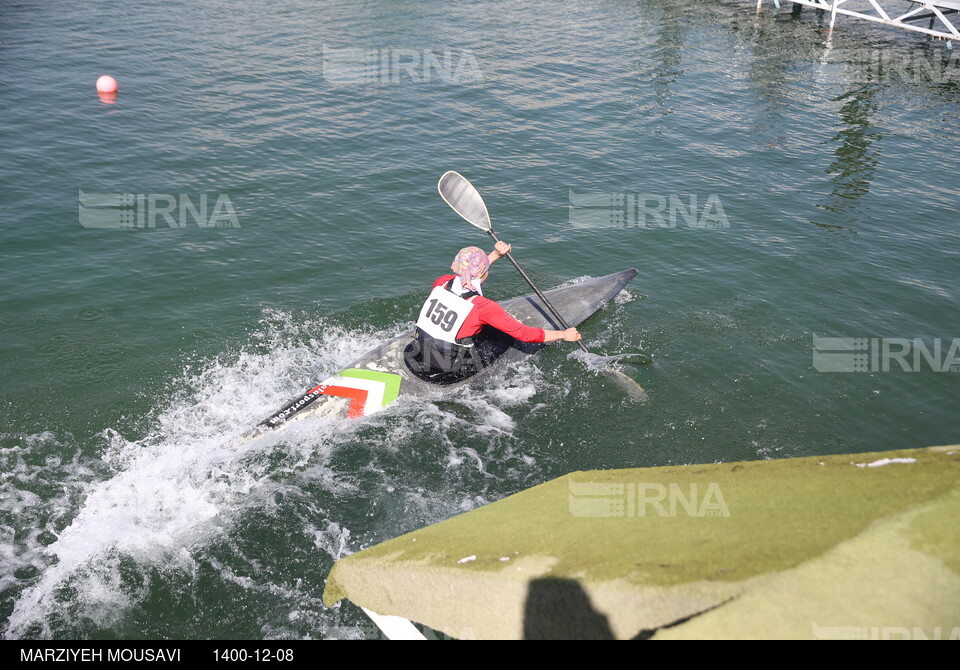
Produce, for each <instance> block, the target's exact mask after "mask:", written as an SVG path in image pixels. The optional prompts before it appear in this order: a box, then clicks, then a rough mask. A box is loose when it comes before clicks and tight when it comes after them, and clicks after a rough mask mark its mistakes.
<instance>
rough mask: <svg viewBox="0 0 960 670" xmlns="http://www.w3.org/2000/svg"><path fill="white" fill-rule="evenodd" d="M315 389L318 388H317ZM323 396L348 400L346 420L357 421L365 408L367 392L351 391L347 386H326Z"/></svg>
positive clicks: (360, 390)
mask: <svg viewBox="0 0 960 670" xmlns="http://www.w3.org/2000/svg"><path fill="white" fill-rule="evenodd" d="M317 388H320V387H319V386H318V387H317ZM323 395H332V396H336V397H338V398H349V399H350V409H349V410H347V418H348V419H359V418H360V417H361V416H363V410H364V409H365V408H366V406H367V390H366V389H352V388H349V387H347V386H328V387H327V388H325V389H323Z"/></svg>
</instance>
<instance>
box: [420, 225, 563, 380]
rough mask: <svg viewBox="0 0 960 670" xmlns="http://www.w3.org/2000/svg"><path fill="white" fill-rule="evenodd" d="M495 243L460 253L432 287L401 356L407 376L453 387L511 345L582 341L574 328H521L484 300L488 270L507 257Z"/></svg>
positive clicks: (503, 246)
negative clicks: (487, 248) (485, 248)
mask: <svg viewBox="0 0 960 670" xmlns="http://www.w3.org/2000/svg"><path fill="white" fill-rule="evenodd" d="M510 249H511V247H510V245H509V244H507V243H506V242H497V244H496V248H495V249H494V250H493V251H492V252H490V253H489V254H487V253H486V252H485V251H483V250H482V249H480V248H479V247H466V248H464V249H461V250H460V252H459V253H458V254H457V257H456V258H455V259H454V261H453V265H451V266H450V268H451V269H452V270H453V271H454V273H455V274H452V275H444V276H442V277H440V278H438V279H437V280H436V281H435V282H434V283H433V291H432V292H431V293H430V296H429V297H428V298H427V301H426V302H425V303H424V304H423V308H422V309H421V310H420V316H419V318H418V319H417V330H416V335H415V336H414V337H415V339H414V341H413V342H412V343H411V344H410V345H409V346H408V347H407V349H406V350H405V351H404V359H405V361H406V363H407V366H408V367H409V368H410V370H411V372H413V373H414V374H415V375H417V376H418V377H420V378H421V379H424V380H426V381H431V382H434V383H437V384H451V383H453V382H456V381H460V380H461V379H465V378H466V377H469V376H470V375H472V374H475V373H476V372H478V371H479V370H480V369H481V368H482V367H483V366H484V365H486V364H487V363H489V362H490V361H492V360H494V359H496V358H497V357H498V356H499V355H500V354H502V353H503V352H504V351H505V350H506V349H507V348H508V347H509V346H510V345H512V344H513V342H514V340H519V341H521V342H530V343H541V342H555V341H556V340H566V341H567V342H576V341H577V340H579V339H580V338H581V335H580V333H579V332H577V329H576V328H568V329H566V330H545V329H543V328H535V327H531V326H525V325H523V324H522V323H520V322H519V321H517V320H516V319H514V318H513V317H512V316H510V315H509V314H507V313H506V312H505V311H504V309H503V308H502V307H501V306H500V305H498V304H497V303H496V302H495V301H493V300H489V299H488V298H484V297H483V288H482V286H483V282H485V281H486V279H487V276H488V275H489V272H490V264H491V263H493V262H494V261H497V260H499V259H501V258H503V257H504V256H506V255H507V254H508V253H510Z"/></svg>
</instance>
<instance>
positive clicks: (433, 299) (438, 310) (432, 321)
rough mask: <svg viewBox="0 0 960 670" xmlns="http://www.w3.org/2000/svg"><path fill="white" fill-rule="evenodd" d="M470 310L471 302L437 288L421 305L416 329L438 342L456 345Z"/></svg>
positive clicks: (440, 287) (439, 287)
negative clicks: (461, 327) (458, 334)
mask: <svg viewBox="0 0 960 670" xmlns="http://www.w3.org/2000/svg"><path fill="white" fill-rule="evenodd" d="M472 310H473V303H472V302H470V301H469V300H464V299H463V298H461V297H459V296H456V295H454V294H453V293H451V292H450V291H448V290H446V289H445V288H443V287H442V286H437V287H436V288H434V289H433V291H431V292H430V297H429V298H427V301H426V302H425V303H423V308H422V309H421V310H420V317H419V318H418V319H417V328H420V329H422V330H423V331H424V332H426V333H427V334H428V335H430V336H431V337H435V338H436V339H438V340H443V341H444V342H449V343H450V344H456V343H457V333H459V332H460V326H462V325H463V322H464V321H466V320H467V315H469V314H470V312H471V311H472Z"/></svg>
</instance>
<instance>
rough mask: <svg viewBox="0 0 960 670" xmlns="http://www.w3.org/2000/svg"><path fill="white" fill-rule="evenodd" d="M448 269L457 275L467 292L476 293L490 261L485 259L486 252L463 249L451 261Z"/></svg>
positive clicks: (478, 248) (475, 248)
mask: <svg viewBox="0 0 960 670" xmlns="http://www.w3.org/2000/svg"><path fill="white" fill-rule="evenodd" d="M450 269H451V270H453V271H454V272H456V273H457V276H458V277H459V278H460V285H461V286H463V288H465V289H467V290H468V291H478V290H479V288H480V287H479V284H480V281H479V280H480V277H482V276H483V275H484V273H485V272H486V271H487V270H489V269H490V259H489V258H488V257H487V252H486V251H484V250H483V249H481V248H480V247H464V248H463V249H461V250H460V252H459V253H458V254H457V257H456V258H454V259H453V265H451V266H450ZM474 281H476V284H475V283H474Z"/></svg>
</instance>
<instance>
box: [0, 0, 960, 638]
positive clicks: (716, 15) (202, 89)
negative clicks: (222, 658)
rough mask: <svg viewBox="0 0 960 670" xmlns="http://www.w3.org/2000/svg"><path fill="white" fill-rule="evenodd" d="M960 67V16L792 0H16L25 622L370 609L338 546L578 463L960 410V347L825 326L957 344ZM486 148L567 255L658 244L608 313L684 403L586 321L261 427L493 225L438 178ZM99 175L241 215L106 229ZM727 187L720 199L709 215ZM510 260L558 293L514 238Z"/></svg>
mask: <svg viewBox="0 0 960 670" xmlns="http://www.w3.org/2000/svg"><path fill="white" fill-rule="evenodd" d="M345 49H360V50H365V51H363V52H360V53H362V54H363V55H362V56H357V55H356V54H357V53H358V52H347V51H343V50H345ZM371 53H372V54H373V56H370V54H371ZM432 57H435V58H436V62H437V63H438V65H436V66H435V67H434V66H433V65H431V64H430V63H431V62H432V61H430V58H432ZM351 58H352V59H353V60H352V61H351ZM444 58H446V59H447V60H446V61H444ZM894 58H895V59H897V60H891V59H894ZM358 59H359V60H358ZM395 60H396V62H394V61H395ZM345 63H347V65H349V63H353V64H354V65H356V64H357V63H359V64H360V65H359V69H358V68H357V67H354V68H353V69H350V67H347V66H346V65H345ZM425 63H427V66H425V65H424V64H425ZM338 68H339V69H338ZM105 73H109V74H112V75H113V76H115V77H116V78H117V79H118V80H119V82H120V92H119V95H118V96H117V99H116V100H115V101H113V102H112V104H111V103H110V102H104V101H101V100H100V99H99V98H98V96H97V94H96V92H95V91H94V81H95V80H96V78H97V77H98V76H99V75H101V74H105ZM958 83H960V63H958V62H957V58H956V57H954V56H953V55H952V54H951V53H950V52H948V51H946V50H945V49H944V48H943V46H942V45H941V44H938V43H930V42H927V41H925V40H923V39H922V38H920V37H917V36H911V35H905V34H901V33H898V32H895V31H892V30H886V29H882V28H879V27H875V26H860V25H855V24H850V23H849V22H848V23H846V24H844V27H843V29H842V30H840V31H837V33H836V34H835V35H834V36H833V37H832V39H831V40H830V42H829V43H828V41H827V35H826V33H825V32H824V31H823V20H822V19H821V18H818V17H817V16H816V15H815V14H814V13H813V12H809V11H805V12H804V13H803V14H801V15H800V16H799V17H791V16H790V15H789V14H788V13H782V14H780V15H776V14H775V13H773V11H772V10H770V9H767V10H765V11H764V12H763V13H761V14H760V15H759V16H758V17H755V16H754V11H753V6H752V3H737V2H728V3H714V4H711V5H706V6H705V5H704V4H703V3H693V2H686V1H682V0H650V1H648V2H643V3H636V2H547V1H542V2H528V3H513V2H482V3H449V2H434V1H431V0H422V1H419V2H399V1H398V2H343V3H333V2H318V3H300V2H286V3H277V4H275V5H274V4H271V5H269V6H262V5H261V4H260V3H252V2H251V3H225V2H202V3H186V2H170V3H162V4H160V3H132V2H131V3H123V4H104V3H26V2H24V3H4V4H3V6H2V7H0V103H2V106H3V117H2V118H3V120H2V122H0V139H2V141H0V147H2V148H0V152H2V160H0V288H2V292H0V316H2V318H0V376H2V380H3V384H2V389H0V393H2V397H0V416H2V421H3V423H2V429H0V430H2V433H0V463H2V470H0V472H2V477H3V479H2V488H0V530H2V541H0V556H2V571H0V585H2V606H0V609H2V616H3V619H4V621H5V625H4V633H5V635H6V636H8V637H14V638H22V637H26V638H31V637H56V638H66V637H80V638H144V637H148V638H152V637H157V638H160V637H169V638H198V637H199V638H286V637H311V638H324V637H339V638H342V637H358V636H363V635H369V634H370V633H369V629H368V628H367V627H366V626H367V624H366V623H365V621H366V620H365V618H364V617H363V615H362V614H360V613H359V611H358V610H357V609H356V608H354V607H353V606H352V605H351V604H345V605H343V606H341V607H339V608H337V609H333V610H328V609H326V608H324V607H323V605H322V604H321V602H320V596H321V593H322V590H323V584H324V579H325V577H326V574H327V572H328V570H329V568H330V566H331V565H332V563H333V561H334V559H335V558H337V557H339V556H341V555H343V554H345V553H347V552H352V551H357V550H359V549H360V548H362V547H364V546H368V545H370V544H372V543H376V542H378V541H381V540H384V539H387V538H391V537H394V536H396V535H398V534H400V533H403V532H406V531H408V530H411V529H414V528H417V527H419V526H422V525H424V524H427V523H431V522H434V521H437V520H441V519H444V518H448V517H450V516H452V515H454V514H457V513H459V512H461V511H465V510H469V509H472V508H474V507H476V506H478V505H481V504H484V503H485V502H489V501H493V500H496V499H499V498H501V497H503V496H505V495H509V494H511V493H514V492H516V491H518V490H521V489H523V488H526V487H528V486H531V485H533V484H537V483H540V482H543V481H545V480H547V479H550V478H553V477H555V476H558V475H561V474H564V473H567V472H570V471H573V470H577V469H592V468H620V467H634V466H651V465H665V464H675V463H697V462H715V461H733V460H744V459H757V458H782V457H791V456H803V455H813V454H827V453H855V452H859V451H865V450H885V449H895V448H904V447H919V446H928V445H934V444H950V443H956V442H958V441H960V429H958V426H957V421H956V402H957V390H958V388H960V373H957V372H949V371H947V372H939V371H935V370H934V369H933V368H932V367H931V364H930V363H929V362H927V361H926V359H921V360H920V361H919V362H920V364H919V365H913V362H914V361H913V359H912V357H911V358H908V359H906V360H907V361H908V362H909V363H910V365H909V366H908V367H910V368H911V369H910V370H909V371H908V370H904V369H902V366H900V365H898V364H897V363H896V362H894V364H893V366H892V367H893V369H892V370H890V371H887V372H884V371H882V370H881V371H876V372H847V373H829V372H820V371H818V370H817V369H816V368H815V365H814V362H815V361H814V358H815V353H816V352H815V351H814V346H813V337H814V335H816V336H817V337H862V338H906V339H907V340H912V339H913V338H923V342H925V343H926V344H927V345H928V346H929V347H930V348H931V350H932V347H933V343H934V341H935V340H936V339H939V340H941V341H942V346H943V350H942V355H941V356H940V357H939V358H938V359H937V361H938V362H939V363H943V362H944V361H946V362H947V363H949V362H950V358H949V355H948V354H949V351H950V347H951V345H952V342H953V340H954V338H958V337H960V311H958V290H957V277H958V271H960V235H958V228H957V225H958V221H957V211H958V199H960V198H958V194H957V189H956V186H955V184H954V182H955V177H956V174H957V171H958V167H960V160H958V151H957V150H958V141H957V127H958V121H960V104H958V103H960V89H958ZM448 169H455V170H458V171H460V172H462V173H463V174H465V175H466V176H468V177H469V178H470V179H471V180H472V181H473V182H474V183H475V184H476V185H477V186H478V187H479V188H480V190H481V192H482V193H483V195H484V197H485V199H486V201H487V204H488V207H489V208H490V210H491V215H492V217H493V220H494V224H495V226H496V227H497V229H498V231H499V232H500V234H501V235H502V236H503V237H504V238H506V239H507V240H509V241H510V242H512V243H513V244H514V251H515V254H516V256H517V258H518V259H519V260H520V262H521V263H522V264H523V265H524V266H525V268H526V269H527V271H528V272H529V273H530V274H532V275H533V276H534V277H535V278H536V279H537V280H538V281H539V282H540V284H541V285H542V286H544V287H548V286H553V285H556V284H559V283H561V282H563V281H566V280H569V279H571V278H576V277H582V276H599V275H602V274H607V273H610V272H614V271H617V270H621V269H624V268H628V267H633V266H635V267H637V268H639V270H640V274H639V275H638V277H637V279H636V280H635V282H634V284H633V285H632V287H631V289H630V290H629V291H628V292H627V293H626V294H624V295H623V296H621V299H619V300H618V301H617V303H616V304H614V305H611V307H610V308H609V309H607V310H605V311H604V312H602V313H601V314H599V315H598V316H597V317H595V318H594V319H593V320H592V321H590V322H588V323H587V324H586V325H585V326H584V327H583V328H582V331H583V333H584V335H585V341H586V342H587V343H588V344H589V345H590V346H591V347H592V348H593V349H595V350H598V351H602V352H606V353H615V352H620V351H636V350H642V351H645V352H648V353H649V354H651V355H652V357H653V359H654V363H653V364H652V365H650V366H645V367H636V366H634V367H631V368H628V369H627V372H628V373H629V374H630V375H632V376H634V377H635V378H636V379H638V380H639V381H640V382H641V383H642V384H643V385H644V386H645V387H646V388H647V389H648V391H649V393H650V398H651V399H650V402H649V403H648V404H646V405H636V404H633V403H630V402H629V401H628V400H626V399H625V398H624V396H623V394H622V392H621V391H620V390H619V389H618V388H617V387H616V386H613V385H611V384H610V383H609V381H608V380H607V378H606V377H604V376H602V375H601V376H598V375H596V374H594V373H591V372H589V371H587V370H585V369H584V367H583V365H582V364H581V363H580V362H578V361H577V360H575V359H570V358H567V354H568V353H570V352H571V351H572V350H573V347H572V346H571V345H564V344H561V345H558V346H555V347H553V348H551V349H549V350H548V351H546V352H545V353H544V354H543V355H542V356H540V357H539V358H538V359H537V360H536V361H535V362H533V363H531V364H526V365H524V366H522V367H520V368H518V369H515V370H510V371H508V372H507V373H506V375H505V376H504V377H503V378H500V379H497V380H494V381H492V382H490V383H489V384H487V385H485V386H483V387H479V388H475V389H471V390H468V391H462V392H459V393H457V394H456V395H454V396H453V397H451V398H450V399H449V400H447V401H444V402H436V403H430V402H408V403H400V404H399V405H398V406H396V407H394V408H391V409H390V410H388V411H386V412H384V413H381V414H379V415H377V416H376V417H374V418H372V419H371V420H369V421H365V422H359V423H352V424H350V425H346V424H344V423H341V422H330V421H323V420H320V419H316V420H307V421H304V422H300V423H298V424H297V425H296V426H294V427H293V428H292V429H291V430H289V431H286V432H285V433H284V434H282V435H277V436H273V437H270V438H267V439H264V440H260V441H257V442H255V443H250V444H248V445H244V446H243V447H236V446H234V445H233V444H232V439H233V438H234V437H236V436H237V435H239V434H240V433H242V432H244V431H245V430H246V429H248V428H249V427H250V426H251V425H253V424H254V423H255V422H257V421H258V420H260V419H262V418H264V417H265V416H266V415H267V414H269V413H270V412H271V411H273V410H274V409H276V408H278V407H279V406H280V405H281V404H282V403H283V402H285V401H287V400H288V399H290V398H291V397H293V396H294V395H296V394H297V393H299V392H300V391H302V390H303V389H304V388H307V387H308V386H310V385H311V384H312V383H315V382H317V381H319V380H320V379H322V378H323V377H324V376H326V375H328V374H330V373H332V372H334V371H336V370H337V369H339V368H340V367H342V366H344V365H345V364H347V363H349V362H350V360H352V359H353V358H354V357H356V356H358V355H360V354H361V353H363V352H364V351H365V350H366V349H368V348H370V347H371V346H373V345H374V344H376V343H377V342H379V341H381V340H382V339H385V338H386V337H388V336H392V335H395V334H398V333H400V332H402V331H403V330H404V329H405V328H407V327H408V326H409V324H410V322H411V320H412V319H413V317H414V315H415V312H416V310H417V308H418V307H419V305H420V303H421V302H422V300H423V299H424V296H425V294H426V291H427V289H428V288H429V286H430V283H431V282H432V280H433V279H434V278H435V277H436V276H438V275H440V274H442V273H444V272H445V271H446V269H447V267H448V264H449V262H450V260H451V259H452V256H453V254H454V253H455V252H456V251H457V249H459V248H460V247H462V246H466V245H468V244H485V243H486V240H485V238H484V236H483V235H482V234H481V233H479V232H478V231H476V230H475V229H473V228H471V227H470V226H469V225H467V224H466V223H464V222H462V221H460V220H459V219H457V218H456V217H455V215H454V214H453V213H452V212H451V211H450V210H449V209H448V208H447V207H446V205H444V204H443V202H442V201H441V200H440V199H439V197H438V196H437V194H436V181H437V179H438V177H439V176H440V175H441V174H442V173H443V172H444V171H446V170H448ZM81 191H83V192H84V193H86V194H111V193H113V194H120V193H130V194H134V195H137V194H143V195H144V196H145V199H144V200H143V201H142V202H140V203H137V205H136V207H135V208H134V207H131V206H129V205H127V206H126V210H125V211H137V212H144V211H147V213H148V214H149V211H148V210H145V209H144V208H145V207H146V204H145V203H146V202H147V201H148V200H149V198H150V197H151V196H152V197H153V198H154V205H155V206H156V207H160V208H163V207H165V206H166V205H167V204H169V202H170V201H168V200H167V199H164V198H163V197H161V196H163V195H165V194H168V195H170V196H171V197H172V198H173V202H174V203H175V205H176V207H179V206H180V205H181V204H183V203H185V202H189V203H190V205H192V206H197V207H198V206H199V205H200V199H201V196H203V195H204V194H205V195H206V196H207V198H208V211H210V210H213V208H214V203H216V202H217V201H218V200H221V199H223V198H224V197H225V198H226V200H227V201H228V203H229V207H230V208H231V209H229V210H227V213H228V214H233V215H235V218H230V217H229V216H227V217H226V218H225V219H221V221H225V222H226V223H228V224H231V225H229V227H198V226H197V225H196V224H195V221H194V219H193V218H191V217H189V216H183V217H180V216H179V210H177V209H176V207H175V208H174V213H173V214H172V215H171V216H172V217H173V219H174V222H175V223H183V224H187V225H186V227H183V228H170V227H169V226H168V225H167V222H166V220H165V219H163V218H162V217H160V219H159V223H160V226H159V227H157V228H145V229H144V228H137V229H115V228H114V229H91V228H87V227H84V226H83V225H81V217H83V216H84V214H83V212H82V211H81V210H83V209H85V208H87V207H86V205H89V204H90V203H89V201H88V202H87V203H86V205H85V204H84V203H82V202H81V201H80V192H81ZM584 195H586V196H595V197H593V198H592V199H589V198H588V199H587V201H586V202H587V204H586V205H585V204H584V202H585V201H584V200H583V199H582V198H580V199H578V197H579V196H584ZM638 196H642V197H644V198H645V199H644V200H643V203H642V204H643V206H644V207H646V208H647V209H648V210H654V209H655V208H656V207H657V203H658V202H660V200H659V199H662V200H663V202H665V203H667V206H668V208H667V209H665V210H663V211H662V212H660V213H661V215H663V216H665V217H667V218H665V219H664V223H666V224H667V225H666V226H658V225H655V224H656V222H657V219H656V217H655V216H654V214H652V213H651V214H646V215H645V218H643V219H642V220H641V219H640V216H639V212H641V211H645V210H641V209H638V208H636V207H634V208H630V203H631V202H635V199H636V198H637V197H638ZM692 197H694V198H696V201H697V204H696V206H695V207H694V215H693V219H694V220H696V221H698V222H699V221H701V220H703V221H704V222H705V223H706V224H710V225H705V226H704V227H696V226H691V225H689V224H688V220H687V219H686V218H684V217H683V215H682V214H678V215H677V216H675V217H674V219H675V221H674V223H675V225H673V226H670V225H669V224H670V219H669V217H668V216H667V215H668V214H669V211H670V210H669V205H670V203H671V200H673V201H674V202H677V203H680V204H682V205H683V206H684V207H688V208H689V207H690V202H691V198H692ZM619 198H622V200H620V199H619ZM571 202H573V203H574V205H577V206H576V207H573V208H571ZM708 202H710V203H714V204H712V205H711V206H710V207H709V208H708V207H707V203H708ZM604 203H606V204H604ZM717 203H719V205H717ZM93 208H94V209H97V210H98V212H95V213H99V214H103V211H102V209H103V208H102V207H97V206H95V205H94V206H93ZM108 209H109V208H108ZM585 210H589V211H585ZM110 211H119V208H116V207H115V208H114V209H113V210H110ZM108 213H109V212H108ZM221 213H222V212H221ZM617 213H619V214H621V215H622V216H621V218H619V219H616V218H615V215H616V214H617ZM705 213H706V214H709V216H706V217H705V216H704V214H705ZM721 213H722V215H721ZM88 214H89V212H88ZM486 289H487V290H486V293H487V295H488V296H491V297H494V298H507V297H511V296H513V295H516V294H518V293H522V292H525V287H524V285H523V284H522V283H521V281H520V279H519V278H518V277H516V276H515V275H514V274H513V272H512V270H511V269H510V268H509V267H508V266H506V265H500V266H496V267H495V269H494V272H493V274H492V278H491V280H490V282H489V283H488V285H487V287H486ZM894 350H896V349H894ZM953 353H954V354H955V355H957V357H958V359H960V352H957V350H956V349H953ZM957 362H958V363H960V360H958V361H957ZM946 367H947V368H948V370H949V367H950V366H949V365H946ZM871 369H873V368H871Z"/></svg>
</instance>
